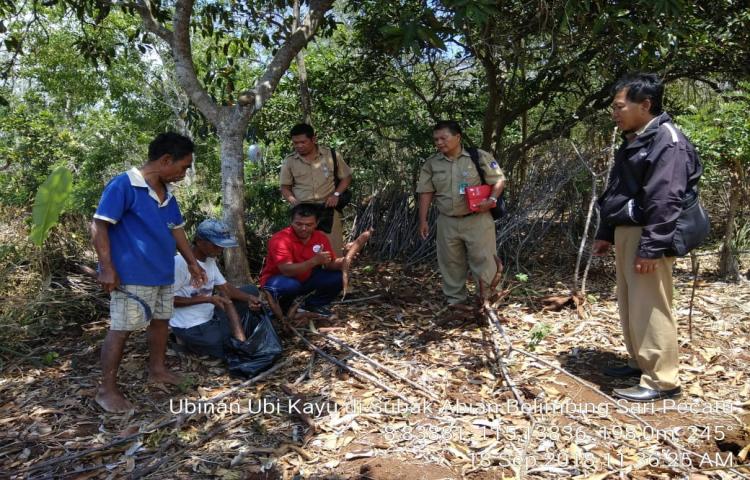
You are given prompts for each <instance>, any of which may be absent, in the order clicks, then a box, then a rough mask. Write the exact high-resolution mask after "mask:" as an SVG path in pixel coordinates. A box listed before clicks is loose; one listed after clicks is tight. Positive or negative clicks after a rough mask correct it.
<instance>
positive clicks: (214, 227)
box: [169, 219, 261, 359]
mask: <svg viewBox="0 0 750 480" xmlns="http://www.w3.org/2000/svg"><path fill="white" fill-rule="evenodd" d="M236 246H237V240H236V239H235V238H234V237H232V235H231V234H230V233H229V227H227V225H226V224H225V223H224V222H221V221H219V220H213V219H209V220H204V221H203V222H201V224H200V225H198V228H197V229H196V231H195V239H194V240H193V245H192V251H193V255H194V256H195V258H196V259H197V260H198V263H199V265H200V266H201V267H203V269H204V270H205V271H206V276H207V278H208V280H207V281H206V283H204V284H203V285H202V286H201V287H200V288H195V287H193V285H191V283H190V274H189V272H188V269H187V264H186V263H185V260H184V259H183V258H182V256H180V255H177V256H175V283H174V306H175V309H174V314H173V316H172V318H171V319H170V320H169V325H170V327H172V332H174V334H175V337H177V339H178V342H180V343H182V345H183V346H184V347H185V348H186V349H187V350H189V351H191V352H193V353H196V354H198V355H210V356H213V357H217V358H221V359H224V358H226V351H225V344H226V343H227V342H228V340H229V337H230V336H231V337H234V338H236V339H237V340H239V341H240V342H244V341H245V340H246V336H247V332H248V329H247V328H246V326H247V325H246V324H247V321H248V320H249V317H250V310H254V311H258V310H260V308H261V304H260V299H259V298H258V295H259V292H258V289H257V288H256V287H254V286H252V285H247V286H245V287H242V288H237V287H235V286H233V285H230V284H229V283H228V282H227V281H226V280H225V279H224V276H223V275H222V274H221V272H220V271H219V267H218V265H217V264H216V257H218V256H220V255H221V254H222V252H223V251H224V249H225V248H232V247H236ZM214 289H216V291H217V293H218V295H215V294H214ZM217 307H218V308H217ZM249 331H252V329H250V330H249Z"/></svg>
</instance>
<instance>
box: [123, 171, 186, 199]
mask: <svg viewBox="0 0 750 480" xmlns="http://www.w3.org/2000/svg"><path fill="white" fill-rule="evenodd" d="M127 174H128V179H129V180H130V184H131V185H132V186H134V187H141V188H147V189H148V196H149V197H151V198H153V199H154V200H156V203H158V204H159V206H160V207H164V206H166V205H167V204H168V203H169V201H170V200H171V199H172V197H173V194H172V190H174V186H173V185H172V184H171V183H166V184H165V185H166V186H167V198H166V199H165V200H164V203H161V202H160V200H159V195H157V194H156V192H155V191H154V189H153V188H151V185H149V184H148V182H146V179H145V178H144V177H143V174H142V173H141V171H140V170H139V169H138V167H133V168H131V169H130V170H128V171H127Z"/></svg>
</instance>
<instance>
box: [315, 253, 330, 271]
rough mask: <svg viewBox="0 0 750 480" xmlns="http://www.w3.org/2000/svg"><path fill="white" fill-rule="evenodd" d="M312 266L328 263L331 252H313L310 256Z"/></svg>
mask: <svg viewBox="0 0 750 480" xmlns="http://www.w3.org/2000/svg"><path fill="white" fill-rule="evenodd" d="M312 261H313V266H314V267H317V266H318V265H326V264H328V263H331V252H326V251H321V252H318V253H316V254H315V256H314V257H312Z"/></svg>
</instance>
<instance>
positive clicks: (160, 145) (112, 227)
mask: <svg viewBox="0 0 750 480" xmlns="http://www.w3.org/2000/svg"><path fill="white" fill-rule="evenodd" d="M193 149H194V146H193V142H192V141H191V140H190V139H189V138H187V137H184V136H182V135H178V134H176V133H162V134H160V135H158V136H157V137H156V138H155V139H154V140H153V141H152V142H151V143H150V144H149V146H148V162H146V164H145V165H143V166H142V167H141V168H132V169H131V170H128V171H127V172H125V173H122V174H120V175H118V176H116V177H115V178H113V179H112V180H111V181H110V182H109V183H108V184H107V186H106V187H105V189H104V192H103V193H102V197H101V199H100V201H99V207H98V208H97V209H96V213H95V214H94V221H93V223H92V224H91V239H92V243H93V245H94V248H95V249H96V254H97V256H98V257H99V282H100V283H101V284H102V286H103V287H104V289H105V290H106V291H107V292H108V293H109V294H110V304H109V310H110V317H111V325H110V330H109V332H107V337H106V338H105V339H104V344H103V345H102V353H101V362H102V383H101V385H100V387H99V390H98V391H97V393H96V402H97V403H98V404H99V405H100V406H101V407H102V408H103V409H104V410H106V411H108V412H124V411H128V410H130V409H132V408H133V404H131V403H130V402H129V401H128V400H127V399H126V398H125V396H124V395H123V394H122V392H121V391H120V389H119V388H118V387H117V370H118V368H119V366H120V361H121V360H122V354H123V350H124V348H125V342H126V340H127V339H128V337H129V336H130V332H133V331H136V330H142V329H144V328H146V327H147V333H148V345H149V363H148V370H149V380H150V381H152V382H156V383H171V384H179V383H180V381H181V379H180V377H179V376H177V375H176V374H175V373H173V372H171V371H169V370H168V369H167V367H166V365H165V363H164V361H165V355H166V347H167V336H168V325H169V318H170V317H171V316H172V308H173V303H172V297H173V292H172V284H173V283H174V254H175V248H176V249H177V250H179V252H180V253H181V254H182V256H183V257H184V258H185V261H186V262H187V265H188V267H187V268H188V271H189V272H190V276H191V277H192V279H193V281H194V283H195V285H196V286H200V285H201V284H203V283H204V282H205V281H206V273H205V272H204V271H203V269H202V268H201V267H200V265H198V262H197V260H196V259H195V256H194V255H193V253H192V250H191V248H190V244H189V243H188V240H187V237H186V236H185V231H184V230H183V228H182V227H183V225H184V221H183V218H182V214H181V213H180V208H179V206H178V205H177V199H176V198H175V197H174V195H173V194H172V186H171V185H170V183H171V182H176V181H179V180H182V179H183V178H184V177H185V173H186V172H187V169H188V168H190V166H191V165H192V164H193Z"/></svg>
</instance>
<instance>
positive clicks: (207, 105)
mask: <svg viewBox="0 0 750 480" xmlns="http://www.w3.org/2000/svg"><path fill="white" fill-rule="evenodd" d="M143 2H148V0H140V1H139V3H143ZM139 12H141V17H142V18H143V22H144V25H146V27H147V28H149V31H151V30H150V27H149V20H148V19H147V18H146V17H143V12H142V10H140V9H139ZM192 13H193V0H177V3H176V4H175V9H174V17H173V18H172V25H173V28H174V31H173V32H169V33H170V34H169V35H168V38H170V39H171V41H169V46H170V47H171V52H172V57H173V58H174V64H175V76H176V77H177V82H178V83H179V84H180V86H181V87H182V88H183V90H185V93H187V95H188V97H190V100H191V101H192V102H193V104H194V105H195V106H196V107H198V109H199V110H200V111H201V113H202V114H203V115H205V117H206V119H207V120H208V121H209V122H211V124H213V125H214V126H217V124H218V122H219V107H218V105H217V104H216V102H215V101H214V100H213V99H212V98H211V96H210V95H209V94H208V92H207V91H206V89H205V88H203V86H202V85H201V84H200V82H199V81H198V75H197V74H196V73H195V65H194V64H193V51H192V47H191V44H190V17H191V15H192ZM149 14H150V10H149ZM152 19H153V17H152ZM161 29H162V30H166V29H165V28H163V27H161ZM154 33H156V34H157V35H159V33H157V32H154ZM162 33H163V32H162ZM159 36H161V35H159ZM162 38H164V37H162Z"/></svg>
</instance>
